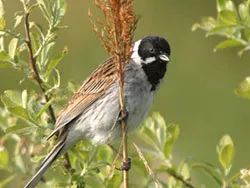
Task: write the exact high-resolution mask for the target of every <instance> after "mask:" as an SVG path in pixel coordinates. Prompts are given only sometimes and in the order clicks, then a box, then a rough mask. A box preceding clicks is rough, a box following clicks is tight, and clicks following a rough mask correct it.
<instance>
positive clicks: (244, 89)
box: [235, 77, 250, 99]
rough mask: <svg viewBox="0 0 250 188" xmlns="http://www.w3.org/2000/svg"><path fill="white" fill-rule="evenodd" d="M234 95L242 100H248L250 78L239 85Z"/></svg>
mask: <svg viewBox="0 0 250 188" xmlns="http://www.w3.org/2000/svg"><path fill="white" fill-rule="evenodd" d="M235 93H236V94H237V95H239V96H241V97H243V98H246V99H250V77H246V78H245V80H243V81H242V82H241V83H240V85H239V87H238V88H237V89H236V90H235Z"/></svg>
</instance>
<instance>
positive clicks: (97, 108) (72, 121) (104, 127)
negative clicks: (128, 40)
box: [25, 36, 170, 188]
mask: <svg viewBox="0 0 250 188" xmlns="http://www.w3.org/2000/svg"><path fill="white" fill-rule="evenodd" d="M131 50H132V52H131V57H130V58H129V59H128V60H127V61H128V62H127V63H125V65H124V67H123V76H124V85H123V88H124V104H125V107H126V112H127V117H126V122H127V131H128V132H131V131H133V130H135V129H136V128H138V127H139V126H140V124H141V123H142V122H143V120H144V119H145V117H146V116H147V114H148V112H149V110H150V108H151V106H152V103H153V99H154V97H155V94H156V91H157V90H158V89H159V88H160V86H161V84H162V81H163V78H164V76H165V74H166V71H167V65H168V63H169V61H170V45H169V43H168V41H167V40H166V39H165V38H163V37H159V36H146V37H144V38H142V39H140V40H137V41H136V42H134V43H133V46H132V47H131ZM120 118H121V109H120V99H119V78H118V73H117V68H116V65H115V59H114V56H111V57H109V58H108V59H106V60H105V61H104V62H103V63H102V64H100V65H99V66H98V67H97V69H96V70H95V71H94V72H92V73H91V74H90V76H89V77H88V78H87V79H86V80H85V82H84V83H83V84H82V85H81V87H80V88H79V89H78V90H77V92H76V93H75V94H74V95H73V96H72V98H71V99H70V100H69V102H68V105H67V106H66V107H65V108H64V109H63V110H62V111H61V113H60V114H59V116H58V118H57V121H56V123H55V128H54V130H53V131H52V132H51V133H50V134H49V136H48V138H51V137H52V136H53V135H57V143H56V144H55V146H54V147H53V149H52V150H51V151H50V152H49V154H48V155H47V156H46V157H45V159H44V160H43V161H42V163H41V165H40V167H39V168H38V169H37V171H36V173H35V174H34V176H33V177H32V178H31V179H30V180H29V181H28V182H27V183H26V185H25V188H33V187H35V186H36V185H37V184H38V183H39V181H40V180H41V178H42V177H43V175H44V173H45V171H46V170H47V169H48V168H49V167H50V166H51V164H52V163H53V162H54V161H55V160H56V159H58V157H59V156H61V155H63V154H65V153H66V152H67V150H68V149H70V148H71V147H72V146H73V145H74V144H75V143H76V142H77V141H79V140H83V139H86V140H89V141H90V142H92V143H95V144H98V143H101V144H111V143H113V142H115V141H116V140H119V139H121V137H122V126H121V121H120Z"/></svg>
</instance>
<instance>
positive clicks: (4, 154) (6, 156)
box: [0, 146, 9, 168]
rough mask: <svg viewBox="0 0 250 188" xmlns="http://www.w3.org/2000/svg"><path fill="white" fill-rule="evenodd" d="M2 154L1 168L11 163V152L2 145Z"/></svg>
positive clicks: (0, 158)
mask: <svg viewBox="0 0 250 188" xmlns="http://www.w3.org/2000/svg"><path fill="white" fill-rule="evenodd" d="M0 156H1V157H0V168H6V167H7V165H8V163H9V153H8V151H7V149H6V148H4V147H3V146H0Z"/></svg>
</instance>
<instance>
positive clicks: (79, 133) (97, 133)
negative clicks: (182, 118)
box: [70, 84, 154, 143]
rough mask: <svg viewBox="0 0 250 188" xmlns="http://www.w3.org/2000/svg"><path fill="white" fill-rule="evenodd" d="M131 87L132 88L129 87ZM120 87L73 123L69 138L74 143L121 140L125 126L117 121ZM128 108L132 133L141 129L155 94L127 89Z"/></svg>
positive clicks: (112, 90)
mask: <svg viewBox="0 0 250 188" xmlns="http://www.w3.org/2000/svg"><path fill="white" fill-rule="evenodd" d="M130 86H131V85H130ZM117 88H118V87H114V88H110V89H109V91H107V96H106V97H103V98H100V99H98V100H97V101H96V102H95V103H94V104H93V106H92V108H91V109H88V110H87V111H85V112H84V113H83V114H82V115H81V116H80V117H79V118H78V122H77V123H74V125H73V127H72V129H71V131H70V132H71V133H72V134H74V135H72V136H70V137H71V138H74V140H72V143H73V142H74V141H75V140H80V139H87V140H90V141H91V142H94V143H111V142H113V141H114V140H119V139H120V138H121V136H122V126H121V123H120V122H119V121H117V120H118V118H119V114H120V100H119V89H117ZM124 91H125V107H126V110H127V112H128V117H127V127H128V131H129V132H130V131H132V130H134V129H136V128H138V127H139V125H140V124H141V123H142V121H143V120H144V118H145V117H146V115H147V113H148V111H149V110H150V107H151V105H152V102H153V96H154V92H145V88H143V84H142V85H140V86H139V87H135V88H134V89H133V90H131V88H126V87H125V90H124Z"/></svg>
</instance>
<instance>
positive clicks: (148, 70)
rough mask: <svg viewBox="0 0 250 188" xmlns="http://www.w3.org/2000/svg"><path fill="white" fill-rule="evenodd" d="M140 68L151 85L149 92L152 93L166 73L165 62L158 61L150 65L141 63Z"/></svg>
mask: <svg viewBox="0 0 250 188" xmlns="http://www.w3.org/2000/svg"><path fill="white" fill-rule="evenodd" d="M142 68H143V70H144V72H145V74H146V75H147V77H148V81H149V83H150V84H151V85H152V87H151V91H154V90H155V89H156V86H157V85H158V84H159V82H160V80H161V79H162V78H163V77H164V75H165V73H166V71H167V62H164V61H161V60H159V59H158V60H156V61H154V62H152V63H148V64H146V63H142Z"/></svg>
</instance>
